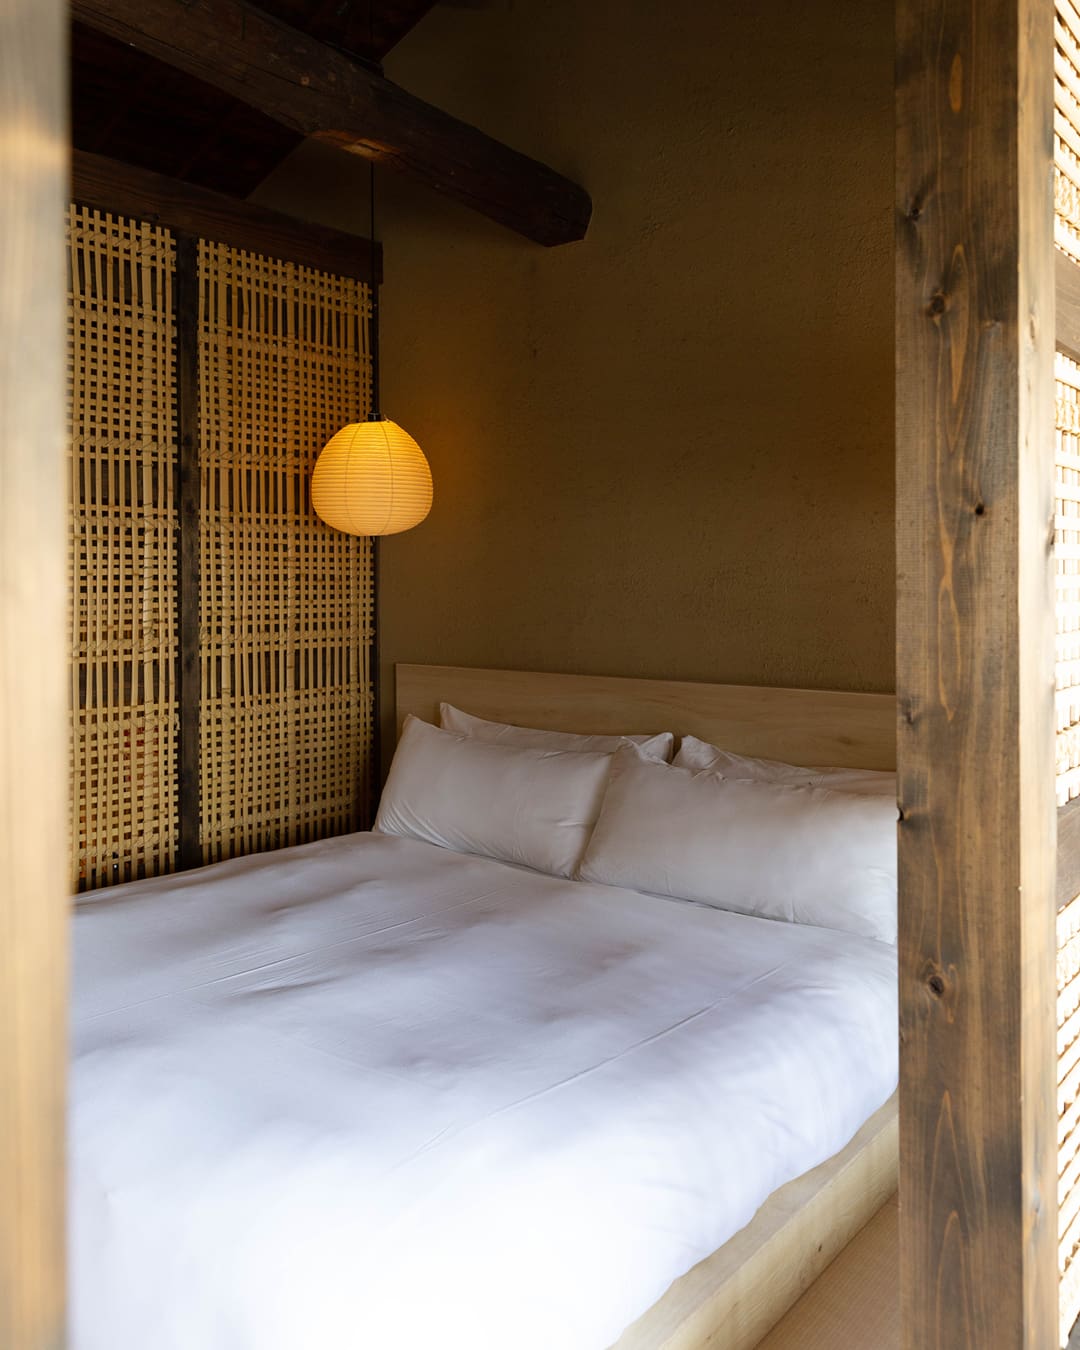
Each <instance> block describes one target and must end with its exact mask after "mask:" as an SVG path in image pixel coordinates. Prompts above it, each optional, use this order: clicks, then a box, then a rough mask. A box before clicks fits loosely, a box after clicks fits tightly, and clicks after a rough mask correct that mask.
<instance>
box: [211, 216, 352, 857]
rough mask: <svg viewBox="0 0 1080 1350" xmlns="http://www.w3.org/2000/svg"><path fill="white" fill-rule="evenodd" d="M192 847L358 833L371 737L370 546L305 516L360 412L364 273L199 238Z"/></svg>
mask: <svg viewBox="0 0 1080 1350" xmlns="http://www.w3.org/2000/svg"><path fill="white" fill-rule="evenodd" d="M199 277H200V287H199V289H200V306H199V308H200V330H201V342H200V358H201V360H200V390H201V417H200V433H201V434H200V440H201V444H202V502H201V519H202V541H201V559H202V562H201V592H202V651H201V669H202V737H201V739H202V848H203V856H204V858H205V860H206V861H207V862H210V861H212V860H214V859H216V858H222V857H228V856H230V855H231V854H233V853H244V852H249V851H251V850H257V849H264V848H272V847H276V846H278V845H282V844H292V843H299V842H302V841H304V840H307V839H312V838H315V837H318V836H321V835H326V834H340V833H342V832H343V831H345V830H348V829H355V828H356V821H357V814H358V811H359V812H360V813H362V814H363V815H365V816H366V814H367V810H368V803H367V798H366V791H367V782H368V775H367V773H366V772H365V767H366V763H367V757H368V755H369V753H370V747H371V741H372V733H373V727H372V709H373V703H372V690H371V676H370V671H369V666H368V661H369V653H370V651H371V641H372V635H373V596H374V589H373V576H372V556H371V543H370V540H367V539H358V538H355V537H353V536H350V535H344V534H340V533H339V532H337V531H335V530H331V529H329V528H328V527H327V526H326V525H324V524H323V523H322V522H321V521H320V520H318V519H317V517H316V516H315V515H314V513H313V512H312V511H311V508H310V503H309V497H308V488H309V483H310V478H311V469H312V466H313V465H314V463H315V459H316V457H317V455H318V453H319V451H320V450H321V448H322V446H323V445H324V444H325V443H326V441H327V440H328V439H329V437H330V436H331V435H332V434H333V433H334V432H335V431H336V430H337V429H338V428H339V427H340V426H342V425H343V424H344V423H346V422H350V421H355V420H356V419H357V417H358V416H360V415H361V414H362V412H363V410H364V408H365V407H366V398H367V383H366V380H367V352H366V334H367V332H368V324H367V318H368V306H369V299H368V292H367V287H366V286H364V285H363V284H362V283H361V282H359V281H356V280H353V279H352V278H347V277H334V276H330V275H328V274H327V273H325V272H316V271H315V270H313V269H312V268H308V267H301V266H294V265H292V264H288V263H285V264H283V263H279V262H277V261H274V260H272V259H269V258H265V257H261V256H259V255H257V254H252V253H247V252H244V251H241V250H239V249H235V248H230V247H227V246H225V245H222V244H211V243H207V242H205V241H203V242H202V243H200V246H199Z"/></svg>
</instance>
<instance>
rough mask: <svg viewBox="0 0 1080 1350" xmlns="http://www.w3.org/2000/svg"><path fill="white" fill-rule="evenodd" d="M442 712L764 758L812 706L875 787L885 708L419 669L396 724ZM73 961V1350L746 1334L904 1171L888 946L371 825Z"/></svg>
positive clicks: (817, 741) (139, 915) (82, 911)
mask: <svg viewBox="0 0 1080 1350" xmlns="http://www.w3.org/2000/svg"><path fill="white" fill-rule="evenodd" d="M565 680H569V683H563V681H565ZM630 686H634V687H635V689H631V688H630ZM493 690H501V691H502V692H501V693H499V692H496V693H493V692H492V691H493ZM508 691H509V692H508ZM537 691H540V693H539V696H538V692H537ZM680 691H681V692H680ZM432 692H434V695H435V698H436V701H438V700H440V699H450V700H452V701H454V702H457V703H458V704H459V705H460V706H463V707H466V708H470V709H472V710H475V711H476V712H478V713H480V714H481V715H488V716H506V717H507V720H511V721H516V722H518V723H522V724H526V725H533V726H545V725H547V726H554V727H556V728H558V727H562V728H565V729H571V728H573V729H575V730H579V731H580V730H585V731H596V732H605V731H614V730H615V729H616V728H618V729H620V730H626V731H654V730H656V729H658V727H659V726H661V725H664V726H668V725H670V726H673V727H674V729H675V730H676V731H690V730H693V731H695V734H701V733H703V732H706V731H707V732H709V733H710V734H712V735H713V737H714V738H715V739H716V740H717V741H718V742H720V743H727V744H729V745H731V746H732V747H733V748H735V749H738V750H742V751H743V752H746V753H754V752H757V753H761V752H764V751H766V750H768V751H771V752H773V753H776V752H777V751H778V750H779V749H780V744H779V743H778V742H777V726H778V725H779V724H782V723H783V722H784V719H785V717H790V718H796V713H797V709H796V704H795V702H792V698H793V697H794V699H795V700H796V702H800V701H801V702H802V716H801V718H796V721H797V725H796V726H794V727H793V728H792V729H791V730H789V731H788V733H787V735H786V739H785V736H784V733H783V730H781V732H780V739H781V741H782V742H783V744H784V745H785V747H786V750H787V755H788V758H790V759H791V760H792V761H793V762H795V763H808V762H816V763H822V762H825V763H832V764H840V763H843V762H845V760H846V762H847V763H849V764H862V765H867V766H870V767H881V768H888V767H891V763H890V758H889V746H890V745H891V731H892V712H891V707H887V706H886V705H888V704H891V700H886V699H881V700H877V699H875V698H874V696H858V695H828V694H822V695H813V694H811V695H803V694H800V693H799V692H798V691H783V690H778V691H742V692H741V693H740V692H739V691H732V690H730V689H728V690H724V688H723V687H722V686H674V685H669V684H663V685H661V684H659V683H654V682H648V681H626V682H622V681H597V682H596V684H595V685H590V683H589V682H588V681H585V682H584V683H583V682H582V681H581V680H574V679H573V677H555V676H512V675H507V673H505V672H501V673H493V672H463V671H457V672H455V671H446V670H440V669H439V668H432V667H424V668H418V667H412V668H405V669H403V670H400V671H399V689H398V704H399V714H400V715H401V716H404V715H405V714H406V713H409V712H415V713H418V714H420V715H421V716H427V717H429V718H430V717H432V716H433V711H434V710H433V708H431V707H428V706H427V705H428V701H429V698H430V696H431V693H432ZM763 694H764V699H762V695H763ZM770 694H771V695H772V696H773V697H771V698H770V697H769V695H770ZM593 698H595V699H597V700H599V704H598V706H597V707H594V708H589V707H583V706H582V700H583V699H584V700H585V702H586V703H588V702H589V700H591V699H593ZM862 699H865V700H868V701H867V702H862V701H861V700H862ZM642 700H645V703H643V702H642ZM657 700H659V701H660V703H661V704H663V705H664V706H665V708H666V714H667V715H666V716H665V717H662V718H658V716H657V707H656V703H657ZM806 700H809V702H807V701H806ZM830 700H836V702H835V703H831V704H830ZM852 700H854V703H852ZM646 703H647V704H648V706H645V704H646ZM601 705H602V706H601ZM720 705H723V709H724V711H723V713H722V715H718V713H717V708H718V707H720ZM830 708H831V709H832V712H833V721H832V729H831V730H830V729H829V717H828V711H829V709H830ZM733 709H734V711H733ZM770 712H771V715H770ZM815 712H816V715H811V714H812V713H815ZM740 719H741V720H742V723H743V724H744V725H743V730H742V731H740V730H739V723H740ZM755 727H756V728H757V729H758V731H757V733H755V731H754V730H753V728H755ZM747 729H749V730H747ZM800 736H801V738H802V740H801V741H800ZM811 737H812V738H814V744H813V746H809V747H808V745H807V743H806V742H807V738H811ZM808 749H809V751H810V753H807V750H808ZM74 942H75V980H74V1000H73V1063H72V1074H71V1088H70V1091H71V1135H70V1154H71V1163H70V1171H71V1180H70V1188H71V1204H70V1213H71V1219H70V1232H71V1270H72V1333H73V1334H72V1339H73V1345H74V1347H75V1350H105V1348H106V1347H108V1350H128V1348H129V1347H132V1348H133V1347H139V1350H142V1347H145V1346H149V1345H153V1346H154V1347H155V1350H173V1348H175V1350H180V1348H181V1347H184V1350H187V1348H189V1347H198V1350H296V1347H304V1350H322V1347H335V1348H336V1347H352V1346H355V1347H372V1348H375V1347H378V1350H413V1347H417V1348H418V1347H422V1346H428V1345H433V1344H438V1345H441V1346H446V1347H458V1346H460V1347H466V1346H468V1347H475V1350H486V1348H487V1347H491V1348H492V1350H494V1347H506V1346H515V1347H520V1348H521V1350H531V1348H532V1347H536V1348H537V1350H539V1348H540V1347H543V1350H606V1347H610V1346H613V1345H617V1346H618V1347H619V1350H644V1348H645V1347H651V1348H652V1350H656V1348H657V1347H660V1346H666V1347H670V1350H675V1347H687V1348H688V1347H691V1346H703V1345H705V1344H712V1345H715V1346H718V1347H730V1348H731V1350H743V1347H748V1346H751V1345H753V1344H754V1343H755V1342H756V1340H757V1339H759V1338H760V1336H761V1335H763V1334H764V1332H765V1331H766V1330H767V1329H768V1327H769V1326H770V1325H771V1324H772V1322H774V1321H775V1320H776V1317H777V1316H778V1315H779V1314H780V1313H782V1311H783V1310H784V1308H785V1307H786V1306H788V1304H790V1302H791V1301H792V1300H793V1298H794V1297H795V1296H797V1294H798V1292H799V1291H800V1289H801V1288H802V1287H804V1286H805V1284H806V1283H808V1282H809V1281H810V1280H811V1279H812V1278H813V1277H814V1276H815V1275H816V1274H817V1273H818V1271H819V1270H820V1268H821V1267H822V1266H823V1265H824V1264H825V1263H826V1262H827V1261H828V1260H829V1259H830V1258H831V1256H832V1255H834V1254H835V1251H836V1250H837V1249H838V1247H839V1246H841V1245H843V1243H844V1242H845V1241H846V1240H847V1239H848V1238H849V1237H850V1236H851V1235H852V1233H853V1232H854V1231H856V1230H857V1228H858V1227H859V1226H860V1225H861V1223H863V1222H865V1220H866V1219H867V1218H869V1217H870V1215H871V1214H872V1213H873V1212H874V1211H875V1209H876V1208H877V1207H878V1206H880V1204H881V1203H882V1202H883V1201H884V1199H885V1198H887V1196H888V1194H889V1193H890V1191H891V1189H892V1187H893V1185H894V1184H895V1109H894V1105H893V1103H892V1101H891V1097H892V1094H893V1091H894V1088H895V1082H896V1010H895V1004H896V996H895V949H894V948H893V947H892V946H890V945H889V944H888V943H887V942H882V941H878V940H876V939H874V938H869V937H864V936H859V935H856V934H853V933H845V932H837V931H835V930H831V929H827V928H822V927H815V926H811V925H808V924H805V923H784V922H777V921H775V920H772V919H768V918H761V917H756V916H754V915H747V914H741V913H731V912H726V911H724V910H721V909H716V908H710V907H707V906H704V905H701V904H694V903H690V902H688V901H686V900H683V899H673V898H669V897H666V896H661V895H655V894H644V893H641V892H640V891H638V890H633V889H627V888H624V887H620V886H612V885H603V884H596V883H590V882H586V881H581V880H569V879H566V878H564V877H560V876H550V875H545V874H543V873H540V872H537V871H535V870H530V869H528V868H525V867H522V866H518V865H515V864H513V863H510V862H506V861H498V860H495V859H492V858H489V857H478V856H474V855H469V854H465V853H461V852H456V851H453V850H450V849H447V848H441V847H437V846H435V845H434V844H432V843H429V842H422V841H420V840H418V839H415V838H403V837H398V836H395V835H388V834H380V833H364V834H358V835H349V836H344V837H341V838H336V839H330V840H325V841H321V842H319V843H314V844H308V845H304V846H301V847H298V848H293V849H288V850H282V851H281V852H279V853H274V854H263V855H258V856H254V857H249V858H242V859H235V860H233V861H230V862H226V863H221V864H217V865H215V866H213V867H209V868H204V869H201V870H198V871H194V872H189V873H185V874H182V875H179V876H172V877H163V878H158V879H155V880H150V881H143V882H137V883H132V884H129V885H126V886H122V887H117V888H114V889H112V890H108V891H104V892H100V893H97V894H95V895H92V896H89V897H86V898H84V899H83V900H82V901H81V902H80V904H79V905H78V906H77V909H76V916H75V925H74Z"/></svg>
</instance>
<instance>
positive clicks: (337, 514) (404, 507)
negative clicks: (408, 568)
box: [311, 162, 432, 535]
mask: <svg viewBox="0 0 1080 1350" xmlns="http://www.w3.org/2000/svg"><path fill="white" fill-rule="evenodd" d="M371 408H372V411H371V415H370V416H369V417H368V419H367V421H366V422H350V423H349V425H348V426H347V427H342V429H341V430H340V431H339V432H336V433H335V434H334V435H333V436H331V437H330V439H329V440H328V441H327V442H326V445H325V446H324V447H323V449H322V451H321V452H320V454H319V458H318V459H317V460H316V461H315V469H314V472H313V473H312V475H311V505H312V506H313V507H314V509H315V514H316V515H318V516H320V517H321V518H322V519H323V520H325V521H326V523H327V525H332V526H333V527H334V529H335V530H344V532H345V533H346V534H368V535H373V534H399V533H400V532H401V531H402V530H411V529H412V527H413V526H414V525H419V524H420V522H421V521H422V520H423V519H424V517H425V516H426V515H427V513H428V512H429V511H430V510H431V498H432V485H431V469H430V468H429V467H428V462H427V460H426V459H425V458H424V452H423V450H421V449H420V447H419V446H418V445H417V444H416V442H415V441H414V440H413V438H412V437H411V436H410V435H409V433H408V432H407V431H405V430H404V429H403V428H402V427H399V426H398V424H397V423H396V422H391V421H390V419H389V418H386V417H383V416H382V415H381V413H380V412H379V287H378V284H377V282H376V276H375V164H374V162H372V165H371Z"/></svg>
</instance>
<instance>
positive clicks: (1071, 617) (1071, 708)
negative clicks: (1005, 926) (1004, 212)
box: [1054, 0, 1080, 1345]
mask: <svg viewBox="0 0 1080 1350" xmlns="http://www.w3.org/2000/svg"><path fill="white" fill-rule="evenodd" d="M1055 11H1056V12H1055V21H1054V37H1055V50H1054V76H1055V81H1054V241H1055V243H1056V244H1057V246H1058V248H1059V249H1061V250H1062V252H1064V253H1065V254H1067V255H1068V256H1069V257H1070V258H1072V259H1073V261H1074V262H1077V263H1080V13H1078V12H1077V10H1076V8H1075V7H1074V5H1073V4H1072V3H1071V0H1056V4H1055ZM1055 376H1056V382H1057V389H1056V425H1057V449H1056V455H1055V478H1056V482H1055V491H1054V497H1055V503H1054V571H1055V579H1054V580H1055V587H1056V596H1055V604H1056V610H1057V637H1056V652H1055V660H1056V677H1057V695H1056V703H1057V795H1058V802H1059V804H1061V805H1064V804H1065V803H1066V802H1068V801H1071V800H1072V799H1073V798H1075V797H1077V796H1080V365H1078V364H1077V363H1076V361H1074V360H1073V359H1072V358H1071V356H1069V355H1067V354H1066V353H1064V352H1060V351H1059V352H1058V353H1057V356H1056V358H1055ZM1057 937H1058V1117H1059V1120H1058V1204H1059V1214H1058V1224H1059V1228H1058V1238H1059V1247H1058V1261H1059V1273H1060V1276H1061V1293H1060V1310H1061V1343H1062V1345H1064V1344H1065V1343H1066V1342H1067V1340H1068V1337H1069V1333H1070V1332H1071V1330H1072V1328H1073V1325H1074V1324H1075V1323H1076V1320H1077V1318H1078V1317H1080V897H1077V899H1075V900H1073V902H1072V903H1071V904H1069V905H1067V906H1066V907H1065V908H1064V909H1063V910H1062V911H1061V912H1060V913H1059V914H1058V932H1057Z"/></svg>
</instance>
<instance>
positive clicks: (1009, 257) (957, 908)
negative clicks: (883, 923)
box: [896, 0, 1058, 1350]
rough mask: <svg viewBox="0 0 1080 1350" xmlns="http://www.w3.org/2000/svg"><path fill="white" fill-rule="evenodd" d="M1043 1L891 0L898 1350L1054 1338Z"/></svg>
mask: <svg viewBox="0 0 1080 1350" xmlns="http://www.w3.org/2000/svg"><path fill="white" fill-rule="evenodd" d="M1053 41H1054V39H1053V0H898V5H897V65H896V69H897V92H896V97H897V192H898V199H897V238H896V243H897V263H896V267H897V271H896V286H897V294H896V306H897V311H896V333H897V385H896V391H897V414H896V431H897V548H898V598H897V688H898V696H899V697H898V705H899V740H898V757H899V772H900V802H901V817H902V818H901V824H900V831H899V836H900V1020H901V1036H902V1049H901V1077H900V1138H901V1177H900V1212H901V1221H900V1222H901V1289H902V1294H901V1313H902V1326H903V1344H904V1346H905V1347H906V1350H996V1348H997V1347H1000V1348H1001V1350H1052V1347H1054V1346H1056V1344H1057V1339H1058V1330H1057V1265H1056V1241H1055V1229H1056V1190H1055V1183H1056V1173H1055V1166H1054V1160H1055V1137H1054V1132H1055V1115H1056V1103H1055V1093H1054V1084H1055V1073H1054V1069H1055V1065H1054V981H1055V972H1054V857H1055V842H1056V836H1055V831H1056V810H1055V801H1054V759H1053V730H1054V722H1053V671H1054V665H1053V661H1054V657H1053V620H1052V614H1053V593H1052V575H1051V569H1050V546H1051V537H1052V536H1051V526H1052V510H1053V501H1052V497H1053V493H1052V485H1053V478H1054V469H1053V450H1054V446H1053V434H1054V433H1053V351H1054V277H1053V247H1052V186H1051V185H1052V180H1051V160H1052V150H1053V147H1052V125H1053V88H1052V81H1053V66H1052V62H1053Z"/></svg>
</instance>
